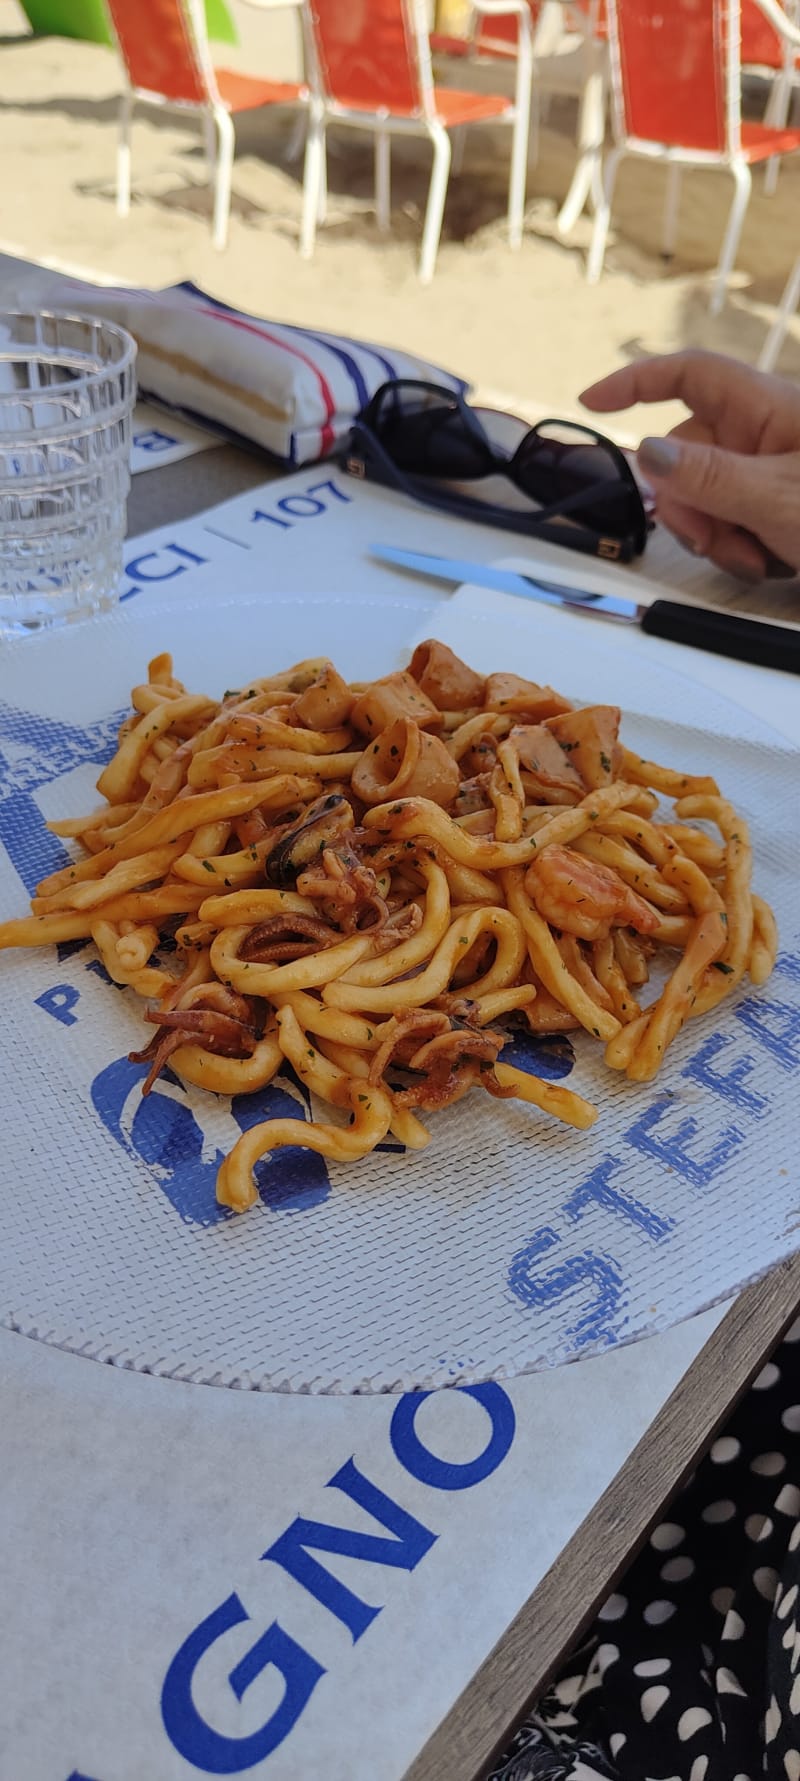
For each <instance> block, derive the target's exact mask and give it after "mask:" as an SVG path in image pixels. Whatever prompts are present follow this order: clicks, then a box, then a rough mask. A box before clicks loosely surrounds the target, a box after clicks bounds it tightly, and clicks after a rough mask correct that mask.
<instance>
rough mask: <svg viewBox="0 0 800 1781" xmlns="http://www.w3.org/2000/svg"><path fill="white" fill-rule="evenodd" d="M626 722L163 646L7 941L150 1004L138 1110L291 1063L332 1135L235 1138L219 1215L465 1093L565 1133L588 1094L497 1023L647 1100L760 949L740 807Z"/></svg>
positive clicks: (482, 683) (430, 649)
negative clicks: (520, 1107)
mask: <svg viewBox="0 0 800 1781" xmlns="http://www.w3.org/2000/svg"><path fill="white" fill-rule="evenodd" d="M619 722H620V713H619V710H618V709H617V708H616V707H614V706H608V705H596V706H590V707H586V708H583V709H575V708H574V707H573V706H572V705H571V704H570V702H569V700H568V699H565V698H563V697H562V696H561V694H559V693H557V692H554V691H553V689H552V688H551V687H542V686H538V685H536V684H535V683H534V682H530V681H526V680H524V679H522V678H521V677H520V676H519V675H516V674H508V673H492V674H489V675H488V676H484V675H481V674H479V673H477V672H476V671H475V670H473V669H472V668H470V667H468V666H467V665H466V663H464V662H460V661H459V660H458V658H457V657H456V656H454V655H453V653H452V651H451V650H449V649H448V648H447V647H446V645H444V644H442V643H439V642H436V641H433V640H431V641H428V642H426V643H423V644H420V645H419V646H418V648H417V649H416V650H415V652H414V655H413V657H412V659H411V662H410V664H409V667H408V668H407V669H405V670H403V671H400V672H395V673H390V674H387V675H385V676H383V678H382V679H379V680H376V681H373V682H371V683H370V684H368V685H361V686H350V685H348V684H347V683H346V682H345V680H344V679H343V678H342V676H341V675H340V674H339V672H338V670H337V669H336V668H335V667H334V666H333V664H332V663H331V662H329V661H327V660H325V659H313V660H309V661H305V662H300V663H298V664H296V665H295V666H294V667H293V668H290V669H288V670H285V671H282V672H280V673H277V674H274V675H272V676H270V675H266V676H264V677H263V678H259V679H257V680H254V681H251V682H249V683H248V685H247V686H246V687H245V688H244V689H243V690H242V691H241V692H233V693H231V692H227V693H225V694H224V696H223V698H222V700H220V701H215V700H212V699H210V698H208V697H206V696H205V695H201V694H193V693H190V692H187V690H186V689H185V688H184V687H183V686H182V684H181V682H180V681H179V680H177V679H176V678H175V676H174V674H173V668H172V660H171V657H170V656H169V655H167V654H162V655H159V656H157V657H156V658H155V660H154V661H153V662H151V664H150V669H149V675H148V679H147V681H146V682H144V683H143V684H142V685H139V686H137V687H134V689H133V692H132V713H131V715H130V716H129V717H128V718H126V719H125V721H124V723H123V725H122V727H121V730H120V735H119V743H118V747H117V750H116V753H115V754H114V756H113V759H112V760H111V761H110V762H109V763H108V765H107V766H106V767H104V769H103V771H102V773H101V775H100V778H99V781H98V790H99V791H100V793H101V795H102V796H103V797H104V798H105V799H106V803H105V805H104V806H103V807H101V808H100V809H98V810H94V811H92V812H91V814H89V815H87V816H86V817H82V818H81V817H76V818H70V819H67V820H64V821H59V822H54V823H52V824H51V827H52V829H53V831H54V833H56V834H58V835H61V836H63V837H65V838H67V839H69V840H72V841H77V843H78V844H79V845H80V847H81V848H82V850H83V851H82V857H78V858H76V859H75V860H74V862H73V863H72V864H71V865H68V866H66V867H64V868H62V869H61V870H59V871H57V872H53V873H51V874H50V875H49V877H48V878H46V879H45V880H44V881H43V882H42V883H41V884H40V885H39V886H38V888H37V893H36V895H35V897H34V898H33V900H32V905H31V907H32V911H33V913H32V914H31V915H28V916H23V917H22V918H21V919H20V920H16V921H8V922H5V923H3V924H0V948H3V947H15V946H23V947H24V946H41V945H46V944H50V943H52V942H54V941H65V940H72V939H78V938H91V939H92V940H93V941H94V942H95V944H96V946H97V948H98V950H99V953H100V956H101V958H102V961H103V963H104V965H105V967H106V969H107V971H108V972H109V974H110V976H111V977H112V979H113V980H114V982H115V983H117V984H120V985H122V986H124V987H125V988H127V989H131V990H133V991H134V993H135V994H138V995H139V996H141V997H143V998H145V999H146V1001H147V1003H148V1006H147V1007H146V1009H145V1020H146V1022H147V1023H148V1025H149V1027H150V1028H152V1029H154V1030H153V1032H152V1035H151V1037H150V1040H149V1043H147V1044H145V1045H144V1046H143V1048H142V1050H141V1051H140V1052H137V1053H133V1054H132V1056H133V1057H134V1058H135V1059H136V1060H137V1061H140V1062H141V1063H142V1064H143V1065H144V1066H146V1067H147V1074H146V1078H145V1080H144V1083H143V1093H145V1094H147V1093H149V1092H150V1089H151V1087H152V1085H153V1083H154V1081H155V1080H156V1078H157V1076H158V1075H159V1072H160V1071H161V1070H162V1069H163V1067H164V1065H165V1064H166V1063H167V1061H169V1065H170V1068H171V1069H172V1070H174V1071H175V1072H176V1073H177V1074H178V1076H179V1077H181V1078H182V1079H183V1080H184V1081H185V1082H187V1083H191V1084H193V1085H194V1086H196V1087H198V1088H202V1089H205V1090H208V1091H209V1092H212V1093H215V1094H223V1095H239V1094H247V1093H253V1092H255V1091H257V1090H259V1089H262V1088H264V1087H265V1086H266V1085H267V1084H268V1083H269V1082H270V1081H271V1080H272V1078H273V1077H274V1076H275V1075H276V1074H277V1073H278V1072H279V1071H280V1070H281V1069H282V1068H283V1067H284V1066H285V1065H291V1067H292V1069H293V1070H294V1071H295V1073H296V1075H297V1076H298V1077H299V1078H300V1080H301V1081H302V1082H303V1083H304V1084H305V1086H306V1088H307V1089H308V1090H309V1092H310V1093H311V1094H312V1095H313V1096H314V1097H315V1098H316V1100H317V1101H320V1102H323V1103H324V1104H325V1105H326V1107H328V1108H329V1109H330V1110H331V1115H330V1118H326V1119H324V1120H318V1119H313V1120H311V1121H309V1120H305V1119H304V1118H301V1117H299V1116H298V1118H297V1119H277V1120H267V1121H262V1122H261V1123H258V1124H255V1125H252V1126H251V1127H250V1128H249V1129H248V1130H247V1131H246V1132H245V1133H244V1135H243V1136H242V1137H241V1138H240V1139H239V1141H238V1142H237V1143H236V1144H235V1145H234V1147H233V1149H232V1151H231V1153H230V1155H229V1156H228V1157H226V1159H225V1161H224V1162H223V1164H222V1166H221V1169H220V1172H219V1177H218V1188H217V1191H218V1198H219V1200H220V1202H221V1203H222V1204H223V1205H225V1206H228V1207H231V1208H232V1209H233V1210H235V1211H238V1212H241V1211H244V1210H245V1209H246V1208H247V1207H248V1206H251V1205H252V1204H253V1203H254V1202H255V1200H256V1199H257V1197H258V1189H257V1184H256V1178H255V1173H254V1171H255V1169H256V1167H257V1165H258V1163H259V1160H260V1159H261V1158H262V1157H264V1156H266V1155H267V1154H268V1153H269V1152H271V1151H274V1150H275V1149H276V1148H278V1147H280V1146H281V1145H300V1146H303V1147H305V1148H307V1149H311V1150H316V1151H319V1152H320V1153H322V1154H323V1155H325V1156H327V1157H329V1158H333V1159H335V1160H338V1161H340V1162H348V1161H355V1160H357V1159H358V1158H360V1157H364V1156H366V1155H367V1154H368V1153H369V1152H370V1151H371V1150H373V1149H374V1147H375V1145H376V1144H379V1143H380V1142H381V1141H382V1140H383V1139H384V1138H385V1137H386V1135H387V1133H392V1134H393V1135H394V1137H396V1138H397V1139H399V1141H400V1142H401V1143H402V1144H404V1145H405V1146H406V1147H407V1148H408V1149H409V1150H416V1149H421V1148H423V1147H424V1146H425V1145H426V1144H427V1143H428V1142H429V1136H430V1134H429V1133H428V1130H427V1128H426V1125H425V1123H424V1118H425V1116H427V1115H428V1114H430V1113H432V1112H435V1111H436V1110H437V1109H439V1108H442V1107H447V1106H450V1105H452V1104H454V1103H455V1102H457V1101H459V1100H461V1099H462V1098H463V1097H464V1096H465V1095H466V1094H467V1093H469V1092H470V1091H471V1090H472V1089H473V1088H475V1089H480V1088H483V1089H484V1090H486V1091H488V1093H489V1094H490V1095H493V1096H496V1097H498V1098H500V1099H507V1098H514V1099H515V1100H517V1101H518V1102H521V1103H526V1104H527V1105H529V1106H531V1107H533V1108H536V1109H538V1110H539V1111H540V1112H543V1113H544V1114H546V1115H548V1116H550V1117H554V1118H556V1119H558V1120H560V1121H562V1122H563V1123H564V1124H565V1125H567V1126H570V1127H572V1128H574V1129H575V1130H578V1131H581V1130H585V1129H586V1128H588V1127H589V1126H590V1125H591V1124H592V1122H593V1120H594V1119H595V1118H596V1109H595V1108H594V1107H593V1106H591V1105H590V1104H589V1102H587V1101H586V1100H584V1099H582V1097H581V1096H579V1095H577V1094H576V1093H575V1092H574V1091H573V1090H572V1089H569V1088H566V1087H564V1086H563V1085H556V1084H553V1083H551V1082H545V1081H542V1080H541V1079H540V1078H538V1077H536V1076H534V1075H531V1074H528V1073H527V1072H526V1071H522V1070H520V1069H518V1068H516V1067H515V1066H514V1065H512V1064H510V1063H508V1062H507V1061H506V1060H505V1058H503V1057H502V1056H501V1053H502V1051H503V1048H504V1046H505V1044H506V1042H507V1040H508V1038H509V1036H510V1033H509V1023H511V1025H512V1026H515V1027H517V1028H522V1029H523V1030H525V1029H527V1030H529V1031H531V1032H533V1033H537V1034H542V1033H544V1034H547V1033H551V1034H552V1033H563V1032H569V1031H570V1030H574V1029H576V1028H582V1029H583V1030H584V1031H585V1032H586V1033H588V1034H589V1035H590V1036H591V1037H592V1038H593V1039H596V1040H597V1041H599V1043H600V1044H601V1045H602V1046H603V1047H604V1056H605V1062H606V1064H607V1065H608V1066H609V1068H611V1069H613V1070H617V1071H621V1072H625V1073H626V1074H627V1076H628V1077H629V1078H630V1079H631V1080H632V1081H634V1082H643V1081H647V1080H649V1079H650V1078H651V1077H652V1076H653V1075H655V1073H656V1072H657V1070H658V1069H659V1067H660V1065H661V1063H662V1061H663V1058H664V1054H665V1052H666V1050H667V1048H668V1046H669V1045H670V1044H671V1043H672V1041H673V1040H674V1038H675V1037H676V1035H677V1033H678V1032H679V1031H680V1029H681V1027H682V1026H683V1025H684V1024H685V1022H686V1021H687V1020H691V1019H694V1018H697V1017H698V1016H699V1015H702V1014H704V1013H707V1012H708V1011H710V1010H711V1009H713V1008H714V1007H716V1006H717V1005H718V1003H719V1002H720V1001H721V1000H722V999H723V998H724V997H725V996H727V995H729V994H730V993H731V990H732V989H734V988H735V987H736V985H737V984H738V983H739V982H740V981H741V979H742V978H743V977H744V975H745V973H749V975H750V978H751V980H752V982H753V983H755V984H762V983H764V982H765V981H766V979H767V977H768V976H769V973H770V971H771V969H772V966H773V963H774V960H775V955H776V950H777V933H776V929H775V921H774V918H773V915H772V912H771V910H770V909H769V907H768V905H767V904H766V903H765V902H764V901H763V899H762V898H761V897H759V896H757V895H755V894H754V893H753V891H752V888H751V873H752V848H751V844H750V839H749V835H748V832H747V826H746V824H745V823H744V821H743V820H742V818H741V816H739V815H737V813H736V811H735V810H734V808H733V806H732V805H731V804H730V803H729V802H728V801H727V799H725V798H724V797H723V796H721V794H720V792H719V788H718V787H717V785H716V783H715V781H714V780H713V779H712V778H710V777H709V776H705V775H692V774H688V773H682V772H679V771H676V770H674V769H673V768H671V767H667V766H663V765H659V764H657V763H655V762H650V761H646V760H643V759H642V758H641V757H640V756H639V755H637V754H634V753H633V752H632V751H630V750H629V749H627V748H625V747H624V746H623V745H622V744H621V743H620V741H619V734H618V732H619ZM665 797H666V798H671V799H673V800H674V801H675V808H674V811H666V812H665V811H664V809H663V807H662V805H661V804H660V800H661V799H663V798H665ZM709 826H711V827H713V829H714V830H715V831H716V833H715V834H714V835H712V834H711V833H709ZM168 939H169V940H171V941H172V942H173V946H172V956H170V951H169V950H166V951H165V949H164V944H163V943H164V942H165V941H166V940H168ZM655 960H658V961H660V962H661V963H663V964H664V965H666V967H667V975H666V981H665V982H664V983H663V987H661V989H660V991H658V992H657V993H655V994H651V998H650V1000H649V1002H648V1003H647V1004H646V1005H645V1001H644V996H643V991H644V990H645V988H646V986H647V985H648V983H649V978H650V970H651V965H652V963H653V962H654V961H655Z"/></svg>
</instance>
